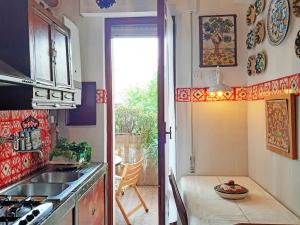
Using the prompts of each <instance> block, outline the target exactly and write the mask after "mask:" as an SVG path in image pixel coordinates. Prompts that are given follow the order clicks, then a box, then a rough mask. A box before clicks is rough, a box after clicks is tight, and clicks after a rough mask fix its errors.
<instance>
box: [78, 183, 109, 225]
mask: <svg viewBox="0 0 300 225" xmlns="http://www.w3.org/2000/svg"><path fill="white" fill-rule="evenodd" d="M104 195H105V189H104V178H101V179H100V180H99V181H98V182H97V183H96V184H94V185H93V187H92V188H90V190H89V191H88V192H87V193H86V194H85V195H84V196H83V197H82V198H81V199H80V200H79V203H78V211H77V212H78V225H87V224H88V225H104V223H105V198H104Z"/></svg>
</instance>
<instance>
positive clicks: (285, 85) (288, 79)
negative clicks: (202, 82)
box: [176, 73, 300, 102]
mask: <svg viewBox="0 0 300 225" xmlns="http://www.w3.org/2000/svg"><path fill="white" fill-rule="evenodd" d="M287 92H288V93H294V94H296V95H300V73H299V74H294V75H290V76H285V77H282V78H279V79H275V80H270V81H266V82H262V83H258V84H254V85H251V86H248V87H232V91H230V92H225V93H222V95H221V96H219V95H218V94H217V93H214V94H210V93H209V92H208V88H177V89H176V101H177V102H212V101H255V100H263V99H265V97H266V96H269V95H276V94H280V93H287Z"/></svg>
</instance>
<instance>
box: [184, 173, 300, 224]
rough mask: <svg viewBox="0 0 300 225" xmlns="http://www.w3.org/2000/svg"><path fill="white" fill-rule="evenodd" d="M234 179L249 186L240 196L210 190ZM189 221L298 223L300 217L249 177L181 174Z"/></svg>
mask: <svg viewBox="0 0 300 225" xmlns="http://www.w3.org/2000/svg"><path fill="white" fill-rule="evenodd" d="M232 178H233V179H234V180H235V182H236V183H237V184H240V185H243V186H244V187H247V188H248V189H249V195H248V197H247V198H245V199H243V200H236V201H233V200H226V199H223V198H221V197H219V195H217V194H216V193H215V191H214V187H215V186H216V185H218V184H221V183H225V182H227V181H228V180H230V179H232ZM178 185H179V187H180V190H181V195H182V198H183V201H184V203H185V206H186V210H187V213H188V217H189V224H190V225H233V224H237V223H275V224H278V223H285V224H300V220H299V218H298V217H297V216H295V215H294V214H293V213H292V212H290V211H289V210H288V209H287V208H285V207H284V206H283V205H282V204H280V203H279V202H278V201H277V200H276V199H275V198H273V197H272V196H271V195H270V194H268V193H267V192H266V191H265V190H264V189H262V188H261V187H260V186H259V185H257V184H256V183H255V182H254V181H253V180H252V179H250V178H249V177H223V176H185V177H182V178H181V179H180V181H179V183H178Z"/></svg>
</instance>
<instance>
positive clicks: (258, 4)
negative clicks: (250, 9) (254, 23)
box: [254, 0, 266, 15]
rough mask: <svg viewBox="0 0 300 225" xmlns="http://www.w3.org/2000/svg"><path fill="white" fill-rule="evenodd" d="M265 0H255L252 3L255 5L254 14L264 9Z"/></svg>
mask: <svg viewBox="0 0 300 225" xmlns="http://www.w3.org/2000/svg"><path fill="white" fill-rule="evenodd" d="M265 4H266V2H265V0H256V1H255V3H254V5H255V12H256V15H259V14H261V13H262V12H263V11H264V9H265Z"/></svg>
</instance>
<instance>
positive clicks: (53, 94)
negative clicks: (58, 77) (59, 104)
mask: <svg viewBox="0 0 300 225" xmlns="http://www.w3.org/2000/svg"><path fill="white" fill-rule="evenodd" d="M52 97H53V98H60V97H61V96H60V95H56V93H52Z"/></svg>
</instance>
